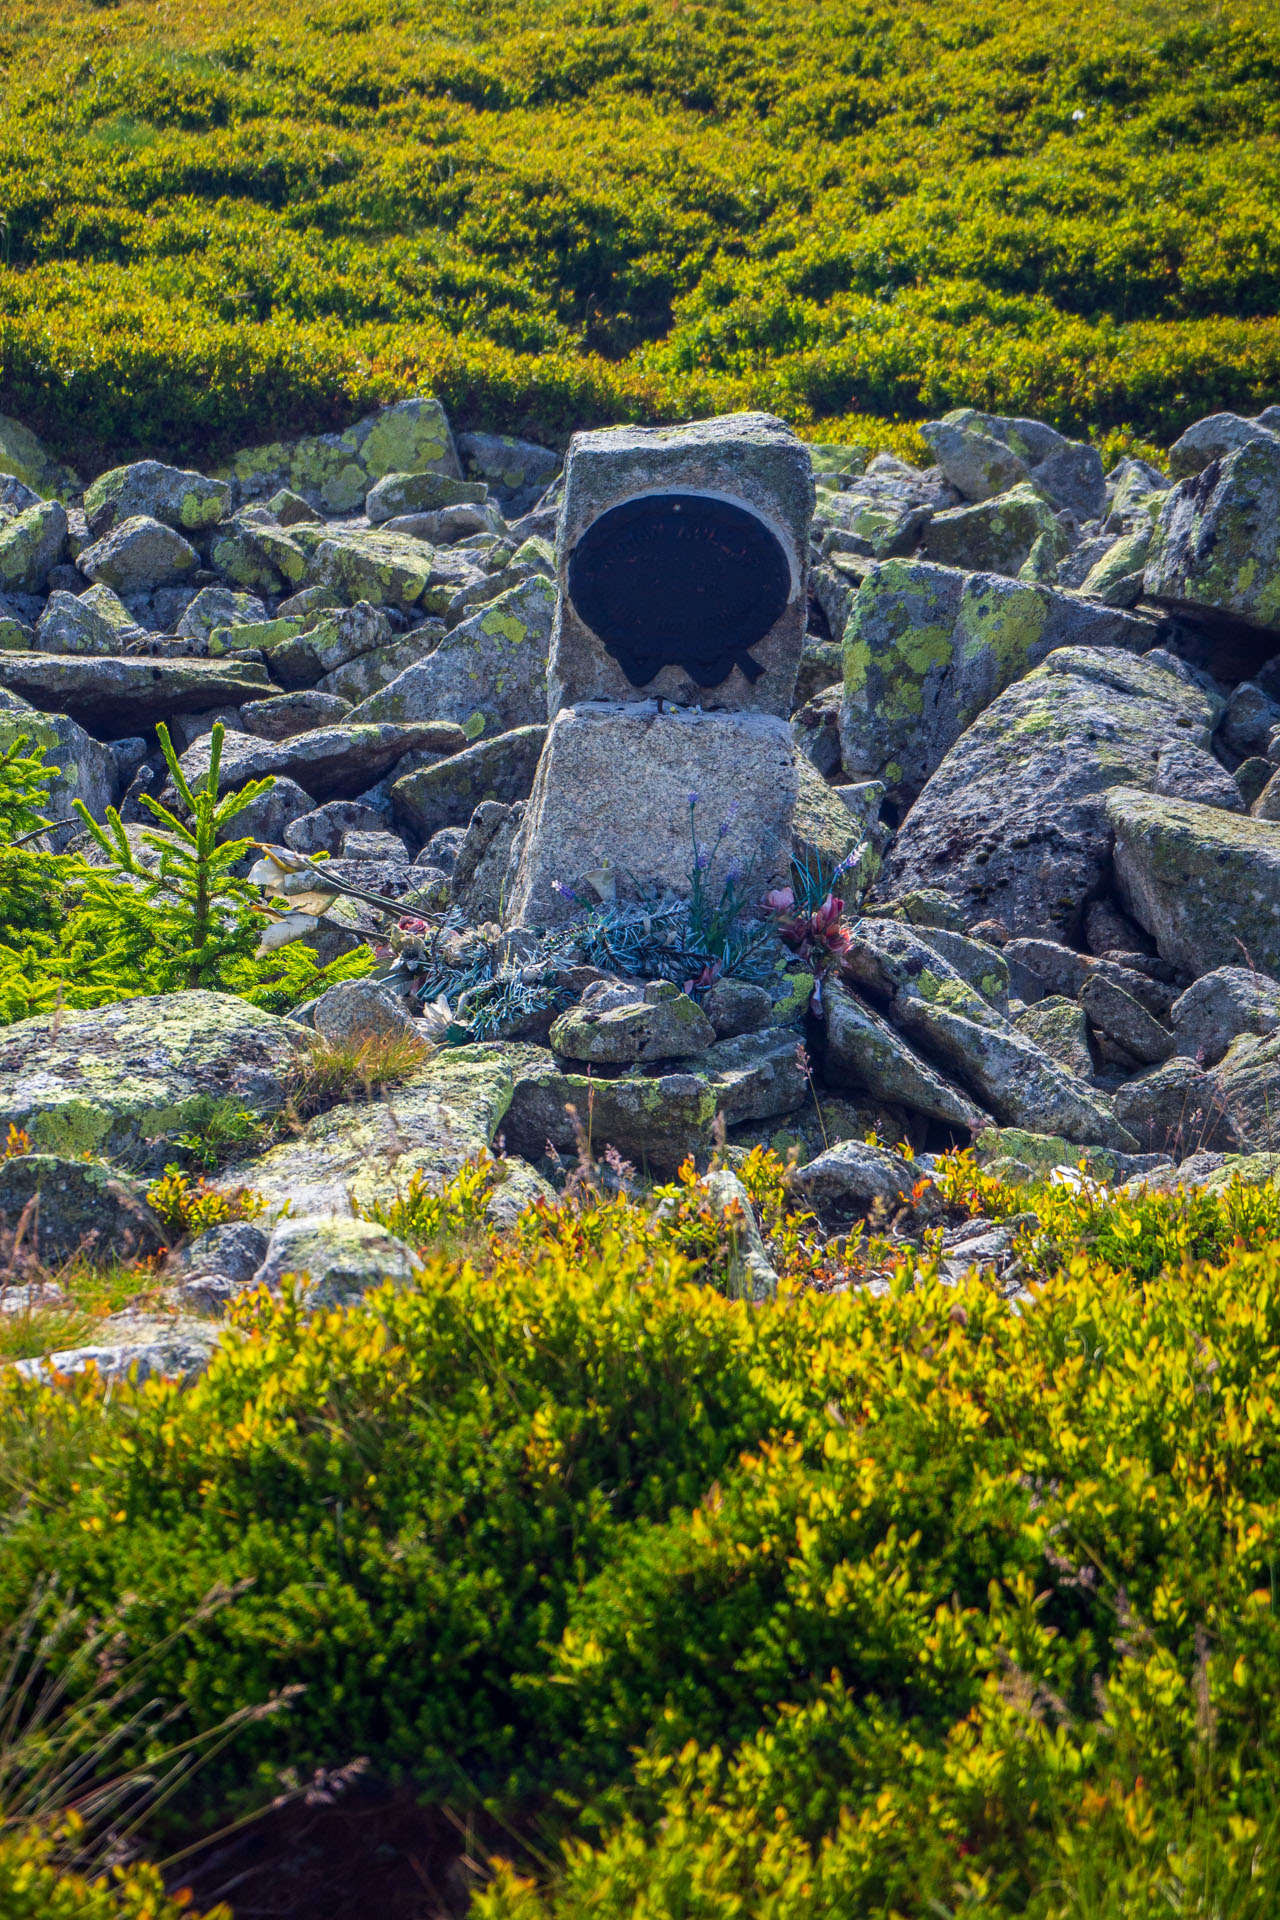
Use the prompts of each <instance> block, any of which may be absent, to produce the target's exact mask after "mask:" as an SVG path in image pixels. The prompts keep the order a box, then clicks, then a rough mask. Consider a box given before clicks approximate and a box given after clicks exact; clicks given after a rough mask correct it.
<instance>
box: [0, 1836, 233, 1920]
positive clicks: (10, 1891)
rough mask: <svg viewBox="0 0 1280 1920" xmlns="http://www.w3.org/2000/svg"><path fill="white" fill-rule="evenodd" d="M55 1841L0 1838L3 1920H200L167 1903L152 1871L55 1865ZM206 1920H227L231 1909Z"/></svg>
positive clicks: (181, 1903)
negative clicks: (89, 1871)
mask: <svg viewBox="0 0 1280 1920" xmlns="http://www.w3.org/2000/svg"><path fill="white" fill-rule="evenodd" d="M57 1844H58V1839H57V1836H56V1835H54V1836H47V1835H45V1834H43V1833H41V1832H40V1831H39V1830H38V1829H37V1830H32V1831H30V1832H27V1833H18V1834H7V1835H0V1913H3V1914H4V1916H5V1920H200V1917H199V1916H198V1915H197V1914H196V1913H195V1912H194V1911H193V1909H192V1908H191V1906H190V1905H189V1904H188V1902H187V1901H185V1900H170V1899H169V1898H168V1897H167V1896H166V1894H165V1890H164V1883H163V1881H162V1879H161V1877H160V1875H159V1874H158V1873H157V1872H156V1871H155V1870H154V1869H153V1868H151V1867H147V1866H138V1867H127V1868H124V1867H122V1868H119V1869H113V1870H112V1871H111V1872H109V1873H103V1874H95V1875H91V1876H86V1875H84V1874H80V1873H75V1872H73V1871H71V1870H70V1869H68V1868H66V1867H63V1866H61V1865H60V1864H59V1862H58V1860H57V1858H56V1852H57ZM204 1920H231V1909H230V1908H229V1907H216V1908H212V1909H208V1910H206V1913H205V1916H204Z"/></svg>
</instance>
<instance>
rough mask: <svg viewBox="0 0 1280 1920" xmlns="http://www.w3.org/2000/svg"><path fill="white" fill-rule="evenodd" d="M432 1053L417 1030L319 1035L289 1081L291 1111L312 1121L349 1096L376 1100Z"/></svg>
mask: <svg viewBox="0 0 1280 1920" xmlns="http://www.w3.org/2000/svg"><path fill="white" fill-rule="evenodd" d="M429 1058H430V1049H429V1048H427V1047H425V1046H424V1045H423V1043H422V1042H421V1041H420V1040H418V1039H417V1038H416V1037H415V1036H413V1035H412V1034H394V1033H389V1034H373V1035H370V1037H369V1038H368V1039H365V1040H351V1041H329V1040H321V1039H316V1040H315V1041H314V1042H313V1044H312V1045H310V1046H308V1047H305V1048H304V1049H302V1050H301V1051H300V1052H299V1054H298V1056H297V1059H296V1060H295V1061H294V1063H293V1064H292V1066H291V1067H290V1069H289V1074H288V1077H287V1080H286V1083H285V1095H286V1111H287V1112H288V1113H290V1114H291V1115H292V1116H293V1117H294V1118H295V1119H297V1120H309V1119H310V1118H311V1117H312V1115H314V1114H317V1113H324V1112H325V1111H326V1110H327V1109H328V1108H329V1107H334V1106H337V1105H338V1103H339V1102H340V1101H345V1100H374V1099H376V1098H377V1097H378V1095H379V1094H380V1093H382V1092H383V1091H384V1090H385V1089H386V1088H388V1087H395V1086H399V1085H400V1084H401V1083H402V1082H403V1081H405V1080H408V1079H409V1078H410V1077H411V1075H413V1074H414V1073H416V1072H417V1070H418V1068H419V1067H421V1066H422V1064H423V1062H424V1061H425V1060H427V1059H429Z"/></svg>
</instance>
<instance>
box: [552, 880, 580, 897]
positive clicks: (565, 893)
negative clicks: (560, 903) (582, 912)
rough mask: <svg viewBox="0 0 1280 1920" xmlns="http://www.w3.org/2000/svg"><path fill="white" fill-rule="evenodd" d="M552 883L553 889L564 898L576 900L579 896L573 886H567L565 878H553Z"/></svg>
mask: <svg viewBox="0 0 1280 1920" xmlns="http://www.w3.org/2000/svg"><path fill="white" fill-rule="evenodd" d="M551 885H552V889H553V890H554V891H555V892H556V893H558V894H559V895H560V898H561V899H562V900H576V899H577V897H578V896H577V894H576V893H575V892H574V890H573V888H572V887H566V885H565V883H564V881H563V880H553V881H552V882H551Z"/></svg>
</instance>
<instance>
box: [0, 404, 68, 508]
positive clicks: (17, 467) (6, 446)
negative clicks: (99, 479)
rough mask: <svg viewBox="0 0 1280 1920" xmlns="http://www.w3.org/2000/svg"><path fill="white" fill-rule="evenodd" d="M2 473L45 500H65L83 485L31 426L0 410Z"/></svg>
mask: <svg viewBox="0 0 1280 1920" xmlns="http://www.w3.org/2000/svg"><path fill="white" fill-rule="evenodd" d="M0 473H11V474H13V475H14V476H15V478H16V479H18V480H21V481H22V482H23V484H24V485H25V486H28V487H30V488H31V489H32V491H33V492H35V493H38V494H40V495H41V496H42V497H43V498H44V499H46V500H48V499H60V500H65V499H66V498H67V497H68V496H69V495H70V494H73V493H76V492H78V491H79V487H80V482H79V480H78V479H77V478H76V476H75V474H74V473H72V471H71V469H70V468H69V467H64V466H63V465H62V464H61V462H60V461H58V460H55V459H54V457H53V455H52V454H51V453H50V452H49V450H48V448H47V447H46V446H45V445H44V443H43V441H41V440H38V439H37V438H36V436H35V434H34V433H32V431H31V429H30V427H24V426H23V425H22V422H21V421H20V420H11V419H10V418H9V416H8V414H4V413H0Z"/></svg>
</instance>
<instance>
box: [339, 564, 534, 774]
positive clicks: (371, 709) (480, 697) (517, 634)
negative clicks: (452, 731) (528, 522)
mask: <svg viewBox="0 0 1280 1920" xmlns="http://www.w3.org/2000/svg"><path fill="white" fill-rule="evenodd" d="M555 610H556V590H555V587H554V586H553V584H552V583H551V581H549V580H547V579H544V578H543V576H542V575H541V574H534V575H533V576H532V577H531V578H529V579H527V580H525V581H522V582H521V584H520V585H519V586H516V587H512V588H511V589H510V590H509V591H508V592H506V593H503V594H500V595H499V596H498V598H497V599H496V600H492V601H490V603H489V604H488V606H486V607H484V608H483V609H482V610H481V611H480V612H479V613H473V614H472V615H471V617H470V618H469V619H467V620H463V621H462V622H461V623H460V625H458V626H456V627H455V628H454V630H453V632H452V633H449V634H446V635H445V638H444V639H443V640H442V641H441V642H440V644H439V645H438V646H437V647H436V648H435V649H434V651H432V652H431V653H429V654H428V655H427V656H426V658H425V659H422V660H419V661H416V662H415V663H414V664H413V665H412V666H409V667H406V668H405V670H404V672H403V673H402V674H400V675H399V676H398V678H396V679H395V680H393V681H392V682H391V684H390V685H389V686H386V687H383V688H381V690H380V691H379V692H377V693H375V694H373V695H372V696H371V697H370V698H369V699H368V700H365V701H363V702H362V703H361V705H360V706H358V707H357V708H356V711H355V716H354V717H355V718H356V719H357V720H428V719H429V720H456V721H457V723H458V725H459V726H460V727H462V728H463V729H464V731H465V732H466V734H467V737H468V738H469V739H472V740H474V739H478V738H479V737H480V735H481V734H498V733H507V732H509V731H510V730H511V729H512V728H515V727H529V726H537V725H539V724H541V723H542V722H543V721H545V719H546V713H547V649H548V646H549V645H550V641H551V622H552V618H553V616H554V614H555Z"/></svg>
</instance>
